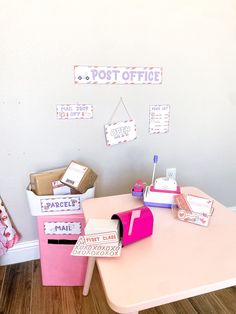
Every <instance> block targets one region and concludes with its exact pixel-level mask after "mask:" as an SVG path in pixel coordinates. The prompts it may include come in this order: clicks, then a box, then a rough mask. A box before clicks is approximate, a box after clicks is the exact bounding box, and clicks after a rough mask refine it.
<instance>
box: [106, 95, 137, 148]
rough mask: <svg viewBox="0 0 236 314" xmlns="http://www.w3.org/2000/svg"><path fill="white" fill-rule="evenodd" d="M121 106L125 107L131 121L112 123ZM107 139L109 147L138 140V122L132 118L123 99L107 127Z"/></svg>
mask: <svg viewBox="0 0 236 314" xmlns="http://www.w3.org/2000/svg"><path fill="white" fill-rule="evenodd" d="M120 105H123V107H124V109H125V111H126V113H127V115H128V118H129V119H128V120H125V121H119V122H116V123H112V120H113V118H114V116H115V114H116V112H117V109H118V108H119V106H120ZM105 137H106V143H107V145H108V146H111V145H116V144H120V143H125V142H129V141H133V140H135V139H136V138H137V132H136V122H135V120H133V119H132V118H131V116H130V114H129V112H128V110H127V108H126V106H125V104H124V102H123V99H122V98H120V101H119V102H118V104H117V106H116V108H115V110H114V112H113V113H112V115H111V118H110V120H109V122H108V124H106V125H105Z"/></svg>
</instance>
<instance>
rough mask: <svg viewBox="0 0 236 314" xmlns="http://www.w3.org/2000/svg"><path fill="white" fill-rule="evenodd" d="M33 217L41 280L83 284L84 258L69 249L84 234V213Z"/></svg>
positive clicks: (72, 284) (60, 283)
mask: <svg viewBox="0 0 236 314" xmlns="http://www.w3.org/2000/svg"><path fill="white" fill-rule="evenodd" d="M37 221H38V235H39V246H40V263H41V273H42V284H43V285H44V286H83V284H84V279H85V273H86V268H87V259H88V258H87V257H84V256H81V257H80V256H72V255H71V251H72V249H73V246H74V245H75V243H76V241H77V239H78V237H79V236H80V235H83V234H84V227H85V219H84V215H83V214H76V215H62V216H38V217H37Z"/></svg>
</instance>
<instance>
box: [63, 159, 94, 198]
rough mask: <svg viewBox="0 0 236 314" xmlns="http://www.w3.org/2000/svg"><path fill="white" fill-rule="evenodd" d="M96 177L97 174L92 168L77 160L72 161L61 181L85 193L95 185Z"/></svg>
mask: <svg viewBox="0 0 236 314" xmlns="http://www.w3.org/2000/svg"><path fill="white" fill-rule="evenodd" d="M96 179H97V175H96V173H95V172H94V171H93V170H92V169H90V168H88V167H86V166H83V165H81V164H80V163H79V162H77V161H71V163H70V164H69V166H68V167H67V169H66V171H65V173H64V174H63V175H62V178H61V182H62V183H64V184H66V185H68V186H70V187H71V188H73V189H75V190H77V191H78V192H79V193H85V192H86V191H87V189H89V188H91V187H93V186H94V182H95V181H96Z"/></svg>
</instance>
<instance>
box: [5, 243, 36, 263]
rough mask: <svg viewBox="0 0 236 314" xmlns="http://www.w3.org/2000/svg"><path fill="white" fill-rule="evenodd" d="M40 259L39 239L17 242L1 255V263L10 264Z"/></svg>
mask: <svg viewBox="0 0 236 314" xmlns="http://www.w3.org/2000/svg"><path fill="white" fill-rule="evenodd" d="M35 259H39V241H38V240H34V241H25V242H19V243H17V244H15V245H14V246H13V247H12V248H11V249H9V250H8V251H7V253H6V254H5V255H3V256H1V257H0V265H1V266H3V265H10V264H16V263H22V262H27V261H32V260H35Z"/></svg>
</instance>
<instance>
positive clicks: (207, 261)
mask: <svg viewBox="0 0 236 314" xmlns="http://www.w3.org/2000/svg"><path fill="white" fill-rule="evenodd" d="M182 193H191V194H195V195H198V196H205V197H209V196H208V195H207V194H205V193H203V192H202V191H200V190H199V189H197V188H194V187H184V188H182ZM139 206H142V202H141V200H140V199H137V198H134V197H132V195H131V194H125V195H116V196H108V197H101V198H95V199H89V200H85V201H84V202H83V210H84V215H85V218H86V220H88V219H89V218H110V217H111V216H112V214H114V213H116V212H120V211H123V210H124V211H125V210H128V209H131V208H136V207H139ZM214 208H215V210H214V213H213V216H212V218H211V220H210V223H209V226H208V227H202V226H199V225H195V224H191V223H187V222H182V221H179V220H177V219H174V218H173V216H172V213H171V210H170V209H165V208H151V210H152V212H153V215H154V230H153V235H152V236H151V237H149V238H145V239H143V240H140V241H138V242H136V243H134V244H130V245H127V246H125V247H123V248H122V251H121V256H120V257H119V258H104V257H103V258H102V257H99V258H96V263H97V266H98V270H99V274H100V277H101V280H102V283H103V287H104V290H105V294H106V298H107V302H108V304H109V306H110V307H111V308H112V309H113V310H114V311H115V312H118V313H130V314H131V313H138V311H141V310H144V309H147V308H151V307H155V306H158V305H162V304H166V303H170V302H174V301H177V300H181V299H185V298H189V297H192V296H196V295H200V294H204V293H208V292H211V291H214V290H218V289H222V288H226V287H230V286H233V285H236V236H235V230H236V213H233V212H232V211H231V210H230V209H228V208H225V207H224V206H223V205H222V204H220V203H219V202H217V201H214ZM94 263H95V258H93V257H92V258H89V263H88V269H87V273H86V279H85V286H84V290H83V294H84V295H87V294H88V291H89V285H90V280H91V276H92V271H93V266H94Z"/></svg>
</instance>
